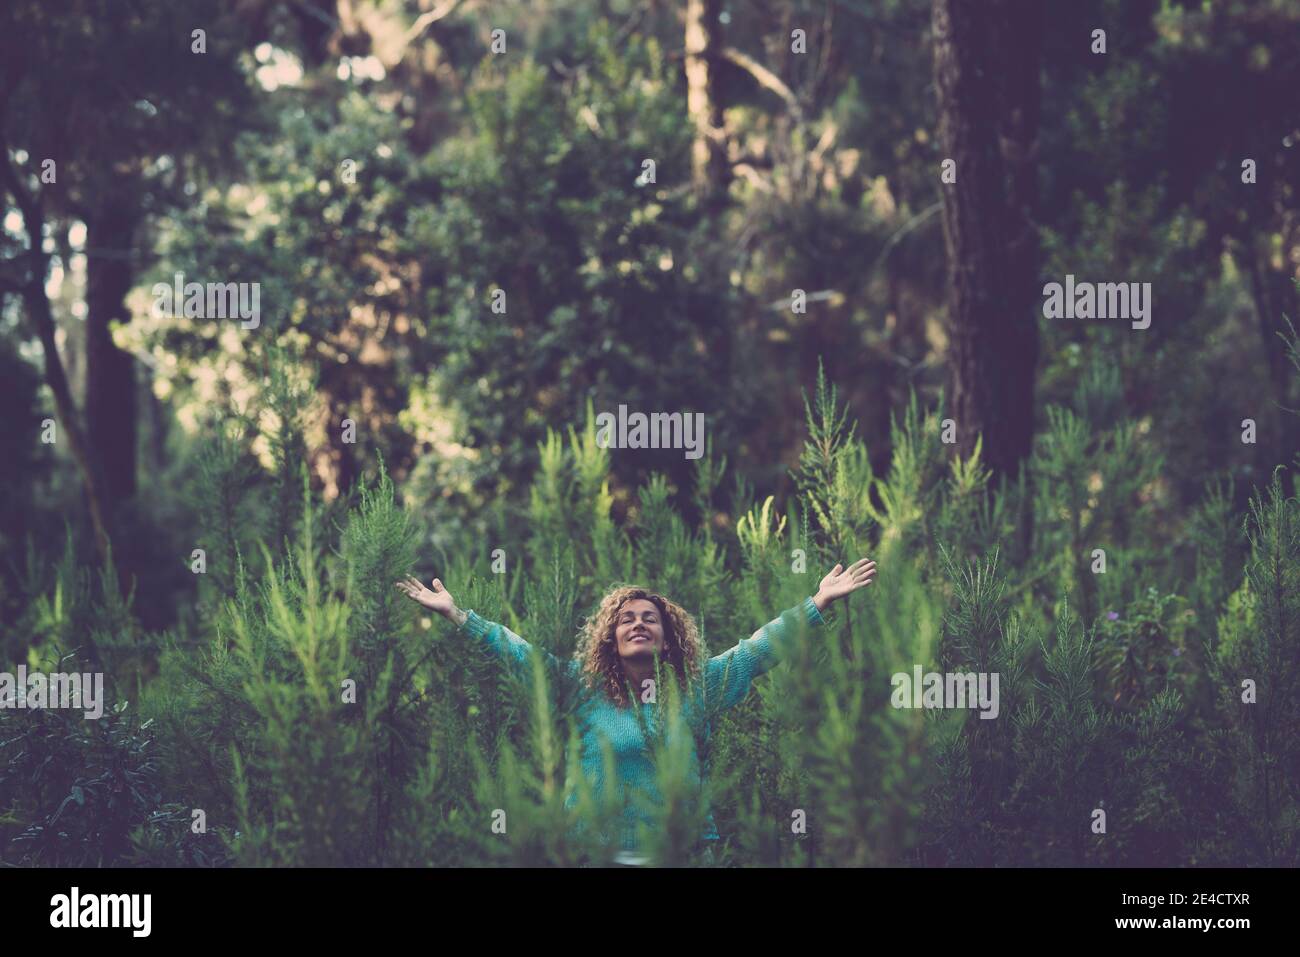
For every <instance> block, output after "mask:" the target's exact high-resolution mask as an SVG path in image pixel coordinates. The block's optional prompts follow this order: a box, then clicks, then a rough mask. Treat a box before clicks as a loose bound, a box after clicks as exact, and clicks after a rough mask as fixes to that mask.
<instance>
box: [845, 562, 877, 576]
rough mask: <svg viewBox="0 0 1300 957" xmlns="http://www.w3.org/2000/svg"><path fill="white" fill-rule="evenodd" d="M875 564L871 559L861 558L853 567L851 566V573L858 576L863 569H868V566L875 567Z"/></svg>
mask: <svg viewBox="0 0 1300 957" xmlns="http://www.w3.org/2000/svg"><path fill="white" fill-rule="evenodd" d="M874 564H875V562H873V561H871V559H869V558H859V559H858V560H857V561H856V562H854V563H853V564H852V565H850V566H849V571H850V572H852V573H853V574H855V575H856V574H857V573H858V572H859V571H860V570H862V569H863V568H866V567H867V566H868V565H874Z"/></svg>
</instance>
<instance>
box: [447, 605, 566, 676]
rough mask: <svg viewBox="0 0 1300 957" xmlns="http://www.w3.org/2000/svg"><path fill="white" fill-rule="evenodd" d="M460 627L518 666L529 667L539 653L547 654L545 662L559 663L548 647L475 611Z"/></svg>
mask: <svg viewBox="0 0 1300 957" xmlns="http://www.w3.org/2000/svg"><path fill="white" fill-rule="evenodd" d="M460 627H461V630H462V631H464V632H465V633H466V634H467V635H469V636H470V637H471V638H473V639H474V640H476V641H478V642H481V643H482V644H483V645H484V646H485V647H486V648H487V649H488V650H489V651H491V652H492V653H493V654H495V655H497V657H499V658H502V659H504V660H505V662H506V663H507V664H509V665H511V666H514V667H516V668H525V667H528V666H529V664H530V662H531V660H532V656H533V655H534V654H537V653H540V654H542V655H544V656H545V663H546V664H548V665H557V664H558V663H559V659H558V658H556V657H555V656H554V655H553V654H551V653H550V652H549V651H547V650H546V649H544V648H538V647H537V646H536V645H530V644H529V643H528V642H526V641H524V639H522V638H520V637H519V636H518V635H516V634H515V633H514V632H513V631H511V630H510V629H509V628H507V627H506V626H505V625H502V624H500V623H499V622H495V621H488V620H487V619H486V618H484V617H482V616H481V615H478V614H476V613H475V612H473V611H470V612H469V613H468V614H467V615H466V616H465V622H464V624H462V625H461V626H460Z"/></svg>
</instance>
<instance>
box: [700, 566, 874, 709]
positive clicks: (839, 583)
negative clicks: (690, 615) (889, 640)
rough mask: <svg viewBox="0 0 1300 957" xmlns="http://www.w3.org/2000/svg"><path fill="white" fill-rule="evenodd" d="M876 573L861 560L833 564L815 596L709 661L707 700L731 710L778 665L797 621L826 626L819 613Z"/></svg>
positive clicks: (866, 584) (796, 625)
mask: <svg viewBox="0 0 1300 957" xmlns="http://www.w3.org/2000/svg"><path fill="white" fill-rule="evenodd" d="M875 574H876V563H875V562H872V561H868V560H867V559H865V558H863V559H860V560H859V561H857V562H854V563H853V564H852V565H850V566H849V567H848V568H847V569H846V568H845V567H844V566H843V565H836V566H835V567H834V568H833V569H831V571H830V573H829V574H827V575H826V577H825V578H823V579H822V581H821V584H820V585H819V586H818V588H817V593H816V594H815V595H812V596H810V597H808V598H805V599H804V601H803V604H801V605H799V606H798V607H796V608H790V609H788V610H786V611H785V612H783V613H782V614H781V615H780V617H778V618H774V619H773V620H772V621H769V622H768V623H767V624H766V625H764V626H763V627H762V628H760V629H759V630H758V631H756V632H754V634H753V635H751V636H750V637H749V638H745V639H742V640H741V641H740V642H739V643H738V644H737V645H736V646H735V647H734V648H731V649H729V650H728V651H724V652H723V653H722V654H720V655H718V656H716V657H714V658H710V659H709V661H708V662H707V664H706V665H705V666H704V689H705V692H704V693H705V696H706V701H707V702H708V703H709V704H710V705H711V706H712V707H716V708H718V709H722V708H730V707H733V706H735V705H737V704H739V703H740V702H741V701H743V700H744V699H745V695H747V694H749V689H750V686H751V685H752V684H753V681H754V679H755V678H757V677H758V676H759V675H761V674H764V673H765V672H767V671H769V670H771V668H772V666H773V665H775V664H776V662H777V647H778V646H779V645H780V644H781V642H782V641H784V640H785V639H786V638H788V637H789V635H790V634H791V632H792V631H793V630H795V629H797V628H798V622H799V621H804V622H807V623H808V624H809V625H822V624H825V619H823V618H822V615H821V613H822V612H823V611H825V610H826V609H827V608H829V607H830V606H831V604H832V603H833V602H836V601H839V600H840V599H841V598H845V597H847V596H848V595H851V594H852V593H853V592H855V591H857V590H858V589H859V588H865V587H866V586H868V585H870V584H871V582H872V579H873V578H874V577H875Z"/></svg>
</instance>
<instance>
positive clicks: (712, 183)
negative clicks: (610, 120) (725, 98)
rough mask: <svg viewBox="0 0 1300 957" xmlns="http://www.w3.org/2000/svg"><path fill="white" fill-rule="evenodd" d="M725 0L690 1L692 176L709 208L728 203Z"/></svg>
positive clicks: (688, 81)
mask: <svg viewBox="0 0 1300 957" xmlns="http://www.w3.org/2000/svg"><path fill="white" fill-rule="evenodd" d="M721 12H722V0H686V111H687V113H688V114H689V115H690V118H691V122H692V123H693V124H694V126H695V143H694V146H693V148H692V150H691V180H692V182H693V183H694V185H695V189H696V191H697V193H698V194H699V195H700V197H701V198H702V199H703V201H704V203H705V206H706V208H708V209H710V210H712V211H716V210H717V209H719V208H720V207H721V206H722V205H723V203H724V202H725V201H726V195H727V186H728V182H729V179H730V174H731V167H730V166H729V165H728V163H727V138H726V132H725V130H724V129H723V125H722V102H721V99H720V97H719V95H718V66H719V63H720V62H721V56H722V48H723V42H722V23H721V22H720V21H719V19H718V15H719V14H720V13H721Z"/></svg>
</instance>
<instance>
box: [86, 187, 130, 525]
mask: <svg viewBox="0 0 1300 957" xmlns="http://www.w3.org/2000/svg"><path fill="white" fill-rule="evenodd" d="M134 234H135V214H134V212H133V210H132V209H131V208H130V204H128V203H116V202H110V203H105V204H104V205H103V206H101V207H100V208H99V209H97V210H96V211H95V212H94V213H93V214H92V215H90V216H89V217H88V221H87V223H86V237H87V238H86V252H87V263H86V431H87V434H88V437H89V439H90V447H91V450H92V452H93V454H94V456H95V460H96V463H97V465H98V467H99V474H100V476H102V478H103V481H104V504H105V507H106V508H107V509H108V511H109V513H110V514H111V513H112V512H113V511H114V510H115V509H116V506H117V505H118V503H120V502H122V501H124V500H125V499H128V498H131V497H132V496H133V495H135V477H136V472H135V458H136V383H135V360H134V359H133V358H132V357H131V354H130V353H128V352H124V351H122V350H121V349H119V348H118V347H117V345H116V344H115V343H114V342H113V333H112V323H114V322H125V321H126V320H127V319H128V318H129V317H128V315H127V311H126V303H125V300H126V294H127V292H128V291H129V290H130V288H131V282H132V261H131V252H130V250H131V243H132V240H133V238H134Z"/></svg>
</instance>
